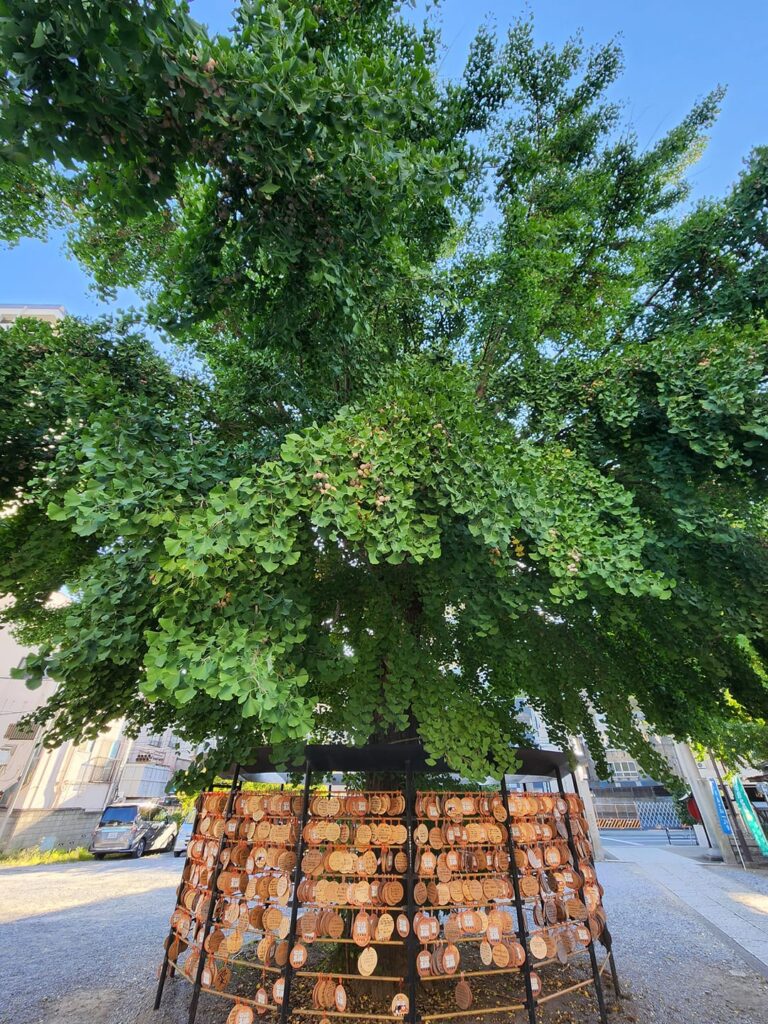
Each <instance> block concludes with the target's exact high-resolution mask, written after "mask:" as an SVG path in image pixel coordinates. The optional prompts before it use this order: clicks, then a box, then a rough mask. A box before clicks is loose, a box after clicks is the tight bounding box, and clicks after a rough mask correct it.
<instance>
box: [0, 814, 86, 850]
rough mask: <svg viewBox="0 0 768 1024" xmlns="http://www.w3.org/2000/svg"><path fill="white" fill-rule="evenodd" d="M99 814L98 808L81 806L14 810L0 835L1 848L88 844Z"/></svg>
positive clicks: (20, 848) (17, 848)
mask: <svg viewBox="0 0 768 1024" xmlns="http://www.w3.org/2000/svg"><path fill="white" fill-rule="evenodd" d="M100 817H101V811H85V810H83V809H82V808H80V807H60V808H57V809H56V810H22V811H14V812H13V814H12V815H11V823H10V825H9V826H8V828H7V830H6V832H5V835H4V837H3V849H4V850H23V849H26V848H27V847H30V846H40V845H42V846H43V847H44V848H45V849H51V848H52V847H54V846H62V847H64V848H65V849H72V848H73V847H75V846H87V845H88V843H89V842H90V839H91V834H92V832H93V830H94V828H96V825H97V824H98V822H99V818H100Z"/></svg>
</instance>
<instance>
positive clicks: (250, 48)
mask: <svg viewBox="0 0 768 1024" xmlns="http://www.w3.org/2000/svg"><path fill="white" fill-rule="evenodd" d="M0 10H2V11H3V13H5V15H6V20H5V21H3V22H0V54H1V55H2V60H3V61H4V69H5V73H4V78H3V79H2V80H1V81H2V85H1V86H0V180H3V181H8V180H19V181H24V182H27V184H28V186H29V187H30V188H35V189H38V190H39V194H40V196H41V203H43V202H44V203H45V204H50V208H51V214H50V218H49V217H48V216H46V217H39V216H37V215H36V214H33V213H30V211H29V208H28V204H26V203H24V202H21V203H19V202H18V201H17V200H16V199H12V200H10V201H7V202H5V204H4V205H3V206H2V207H0V226H1V227H2V229H3V232H4V236H5V237H6V238H7V239H8V240H9V241H11V242H13V241H15V240H16V239H17V238H18V237H20V236H22V235H24V234H30V233H35V232H40V231H43V230H44V229H45V226H46V222H47V221H48V220H49V219H54V220H59V221H62V222H66V223H67V224H68V225H69V232H70V234H69V245H70V248H71V251H72V252H73V253H74V254H75V255H76V256H77V258H78V259H79V260H80V261H81V263H82V264H83V265H84V266H85V267H87V268H88V269H89V270H90V272H91V273H92V275H93V278H94V281H95V282H96V284H97V286H98V287H99V288H100V289H102V290H103V291H104V292H105V293H109V292H110V291H111V290H112V289H114V288H116V287H118V286H125V285H128V286H132V287H134V288H136V289H138V290H139V291H140V292H141V294H142V295H143V296H144V298H145V300H146V314H145V315H146V318H147V321H148V322H149V324H150V325H151V326H152V327H153V328H154V329H156V330H162V331H164V332H166V333H167V335H168V336H169V337H170V338H172V339H173V340H174V341H175V342H176V343H178V345H179V346H181V348H182V350H186V351H187V352H188V353H191V354H192V356H193V360H192V364H191V370H189V369H188V370H187V372H180V371H179V369H178V367H176V366H174V365H171V364H169V363H168V362H166V361H165V360H164V359H162V358H161V357H160V356H159V355H157V354H156V352H155V350H154V349H153V348H152V346H151V345H150V344H149V343H148V342H147V341H145V340H144V339H143V337H142V334H141V327H140V325H139V324H138V323H136V322H132V321H128V320H125V319H124V320H120V321H117V322H114V323H109V322H107V321H99V322H95V323H84V322H82V321H79V320H76V319H68V320H66V321H64V322H63V323H62V324H61V325H60V326H59V327H57V328H56V329H52V328H51V327H49V326H46V325H43V324H40V323H36V322H31V321H26V322H20V323H19V324H17V325H16V326H15V327H13V328H12V329H11V330H10V331H8V332H7V333H6V334H5V335H4V336H3V338H2V341H3V345H2V356H1V357H0V396H1V397H0V402H2V406H0V414H1V416H2V420H1V426H0V443H1V444H2V473H1V474H0V483H1V484H2V498H3V500H4V501H5V502H6V503H7V504H6V514H5V515H4V517H3V518H2V519H0V592H9V593H11V594H13V595H14V597H15V603H14V604H13V605H12V607H10V608H8V609H7V611H6V613H5V614H6V615H7V617H8V619H9V620H10V621H12V622H13V623H15V625H16V628H17V629H18V630H19V631H20V634H21V635H22V636H23V637H25V638H26V639H28V640H30V641H33V642H35V643H36V644H37V645H39V654H37V655H35V656H33V657H31V658H30V660H29V664H28V666H27V672H28V674H29V676H30V677H31V681H32V682H33V683H34V682H35V681H36V680H39V679H40V678H41V676H42V674H43V673H46V672H47V673H50V674H51V675H52V676H53V677H54V678H56V679H59V680H61V685H60V687H59V688H58V690H57V692H56V694H55V696H54V697H53V698H52V700H51V701H50V703H49V705H48V706H47V707H46V708H45V709H44V710H43V711H42V712H40V713H39V715H38V719H39V720H41V721H44V722H45V723H46V724H47V726H48V730H49V731H48V735H49V741H50V742H56V741H57V740H60V739H62V738H66V737H75V736H81V735H92V734H95V732H97V731H98V730H99V729H100V728H101V727H102V726H103V725H104V724H105V723H106V722H107V721H109V720H110V719H114V718H116V717H118V716H121V715H126V716H127V717H128V719H129V720H130V721H131V722H133V723H134V724H135V725H137V726H138V725H140V724H144V723H154V724H155V726H156V727H157V728H158V729H161V728H163V727H165V726H167V725H169V724H172V725H173V726H174V727H175V728H176V729H177V731H179V732H180V733H181V734H183V735H184V736H185V737H187V738H189V739H190V740H192V741H195V742H200V741H203V740H209V741H210V742H211V743H212V744H214V745H215V747H216V750H217V753H216V758H215V760H217V761H218V762H219V763H221V762H225V761H227V760H229V759H230V758H240V757H247V753H248V750H249V749H250V748H251V747H252V746H253V745H255V744H258V743H261V742H268V743H271V744H273V745H275V747H276V748H277V749H278V750H286V749H287V748H288V747H290V745H291V744H295V743H297V742H301V741H303V740H304V739H305V738H307V737H309V736H313V737H315V738H319V739H348V740H351V741H353V742H363V741H365V740H366V739H368V738H370V737H376V738H379V739H381V738H385V737H389V736H394V735H402V734H404V733H406V734H412V733H413V732H414V731H416V732H418V734H420V735H421V736H422V737H423V738H424V741H425V743H426V745H427V747H428V749H429V750H430V751H431V752H432V753H433V754H434V755H435V756H438V755H446V756H447V758H448V760H449V761H450V763H451V764H452V765H453V766H454V767H456V768H457V769H459V770H461V771H463V772H465V773H466V774H467V775H468V776H470V777H475V778H482V777H483V776H484V775H485V774H486V772H487V771H488V770H489V768H493V769H498V768H499V767H506V766H508V762H509V753H508V744H509V742H510V741H512V742H519V741H522V740H523V739H524V730H523V727H522V725H521V724H520V723H519V721H518V720H517V710H518V706H519V701H520V699H521V698H523V697H526V698H527V699H528V700H529V701H530V702H532V703H533V705H534V706H535V707H536V708H537V709H538V710H539V711H540V712H541V714H542V715H543V717H544V719H545V720H546V722H547V724H548V726H549V728H550V730H551V732H552V735H553V736H554V737H555V738H556V739H559V740H563V741H565V738H566V736H567V735H568V734H569V733H583V734H584V735H585V736H586V737H587V739H593V740H595V734H594V726H593V723H592V717H591V714H592V712H593V711H597V712H599V713H602V714H604V715H605V716H606V718H607V720H608V723H609V735H610V738H611V741H612V742H613V743H614V744H615V745H616V746H619V747H623V748H625V749H627V750H629V751H630V752H631V753H633V754H634V755H635V756H636V757H638V759H639V760H640V761H641V762H643V763H644V764H645V765H646V766H648V767H649V768H650V770H651V772H652V773H655V774H659V772H660V771H661V770H662V769H661V767H660V766H659V764H658V762H657V761H656V760H655V759H654V756H653V754H652V753H651V752H650V750H649V748H648V746H647V744H646V742H645V739H644V737H643V733H642V731H641V730H639V729H638V728H637V726H636V711H637V710H640V711H641V712H642V713H643V715H644V717H645V720H646V722H647V727H648V728H650V729H651V730H654V731H659V732H664V733H672V734H674V735H675V736H676V737H679V738H692V739H693V740H695V741H696V742H699V743H703V744H705V745H707V746H709V747H713V748H715V749H717V750H721V751H723V752H726V753H728V754H729V755H730V756H731V757H733V756H734V749H735V737H738V747H737V750H738V752H739V753H742V754H748V753H749V749H750V744H752V743H753V741H754V740H755V737H756V736H758V737H759V732H760V730H761V729H762V720H763V718H764V716H765V714H766V710H768V687H767V685H766V672H765V657H766V625H767V623H768V602H766V597H767V596H768V595H767V594H766V580H768V548H767V547H766V504H765V499H766V454H765V439H766V436H768V398H767V394H768V391H767V388H766V385H767V383H768V365H767V364H768V346H767V345H766V341H767V339H768V332H767V331H766V326H765V322H764V314H765V304H766V299H768V285H767V284H766V281H768V276H767V275H766V268H767V263H768V205H767V198H768V196H767V195H766V189H767V187H768V186H766V181H768V173H767V172H768V151H766V150H757V151H756V152H755V153H754V154H753V156H752V157H751V159H750V161H749V164H748V166H747V169H746V170H745V173H744V175H743V176H742V177H741V179H740V180H739V181H738V182H737V183H736V185H735V187H734V189H733V191H732V193H731V194H730V195H728V196H726V197H725V198H724V199H723V200H720V201H712V202H708V203H705V204H702V205H700V206H699V207H696V208H695V209H693V210H690V211H689V212H688V213H687V214H686V215H685V216H680V215H679V214H678V213H677V210H678V209H679V208H680V207H679V204H680V203H681V202H682V200H684V198H685V196H686V194H687V193H686V186H685V180H684V175H685V170H686V168H687V166H688V164H689V163H690V162H691V161H692V160H693V159H695V157H696V155H697V154H698V152H699V151H700V148H701V145H702V141H703V135H704V133H705V132H706V130H707V127H708V126H709V125H710V124H711V122H712V120H713V118H714V117H715V116H716V110H717V104H718V100H719V96H718V95H717V94H714V95H712V96H710V97H708V98H707V99H705V100H704V101H703V102H702V103H701V104H700V105H698V106H697V107H696V108H695V109H694V110H693V111H692V112H691V114H690V115H689V116H688V117H687V118H686V119H685V121H684V122H683V123H682V124H681V125H679V126H678V127H677V128H676V129H674V130H673V131H672V132H670V133H669V134H668V135H666V136H665V137H664V138H662V139H661V140H660V141H659V142H658V143H657V144H656V145H655V146H653V147H651V148H650V149H646V150H641V148H640V147H639V145H638V143H637V141H636V139H635V138H634V136H633V135H632V133H631V132H630V131H629V130H627V129H626V128H624V127H623V126H622V125H621V124H620V121H619V114H618V111H617V110H616V109H615V108H614V107H613V106H612V105H610V104H609V103H607V102H606V100H605V93H606V90H607V89H608V88H609V86H611V84H612V83H613V82H614V80H615V79H616V77H617V76H618V74H619V73H620V70H621V55H620V53H619V52H618V51H617V49H616V48H615V47H614V46H606V47H603V48H601V49H598V50H595V51H589V52H588V51H585V50H584V48H583V47H582V46H581V44H580V43H579V41H578V40H574V41H572V42H570V43H568V44H567V45H566V46H565V47H564V48H563V49H562V50H561V51H556V50H554V49H553V48H551V47H548V46H544V47H537V46H536V45H535V44H534V42H533V38H532V31H531V26H530V25H528V24H527V23H521V24H517V25H515V26H514V27H513V28H512V29H511V31H510V33H509V35H508V37H507V38H506V39H505V40H504V41H502V42H501V43H499V42H498V41H497V40H496V39H495V38H494V37H493V36H492V35H490V34H489V33H486V32H483V33H481V34H480V35H479V36H478V38H477V39H476V40H475V42H474V44H473V46H472V48H471V51H470V54H469V56H468V61H467V67H466V72H465V75H464V77H463V79H462V80H461V81H460V82H455V83H452V84H449V85H447V86H441V85H440V84H439V82H438V77H437V70H436V69H437V64H438V62H439V45H438V40H437V39H436V37H435V35H434V33H433V31H432V30H431V29H430V28H428V27H427V28H425V29H423V30H416V29H414V28H413V27H411V26H410V25H409V24H408V23H407V22H406V21H403V20H401V18H400V16H399V15H398V13H397V10H396V6H395V5H393V4H392V3H390V2H385V0H379V2H368V3H361V2H353V0H327V2H324V3H320V4H318V5H315V6H313V7H312V8H311V9H310V8H301V7H300V6H299V5H296V4H293V3H290V2H288V0H276V2H272V3H268V4H261V3H258V4H257V3H251V2H243V3H242V4H241V5H240V7H239V9H238V13H237V17H236V21H235V25H234V27H233V30H232V33H231V35H230V36H228V37H226V38H221V37H215V38H212V37H208V36H207V35H206V33H205V31H204V30H203V29H202V28H201V27H200V26H198V25H196V24H195V23H194V22H193V21H191V20H190V19H189V17H188V16H187V13H186V11H185V10H184V9H183V6H182V5H180V4H177V3H174V2H172V0H163V2H160V3H151V4H150V3H148V2H147V3H144V2H140V0H132V2H121V3H116V2H113V0H91V2H89V3H88V4H72V3H62V2H61V0H44V2H39V3H36V4H34V5H30V4H28V3H24V2H21V0H3V2H2V3H0ZM63 586H64V587H66V588H68V592H69V594H70V595H71V597H72V600H71V603H70V604H69V605H68V606H67V607H65V608H55V607H51V606H50V603H49V602H48V600H47V598H48V595H49V594H50V593H51V591H52V590H54V589H56V588H59V587H63ZM592 746H593V749H594V750H595V752H597V753H599V751H600V749H601V746H600V743H599V741H598V742H594V743H593V744H592Z"/></svg>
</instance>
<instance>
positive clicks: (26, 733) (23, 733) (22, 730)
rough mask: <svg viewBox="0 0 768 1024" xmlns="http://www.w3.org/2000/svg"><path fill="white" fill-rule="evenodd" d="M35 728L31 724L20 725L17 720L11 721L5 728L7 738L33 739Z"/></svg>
mask: <svg viewBox="0 0 768 1024" xmlns="http://www.w3.org/2000/svg"><path fill="white" fill-rule="evenodd" d="M36 731H37V730H36V729H35V727H34V726H33V725H27V726H22V725H21V724H20V723H19V722H11V724H10V725H9V726H8V728H7V729H6V730H5V738H6V739H7V740H33V739H34V738H35V732H36Z"/></svg>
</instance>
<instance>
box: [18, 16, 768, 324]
mask: <svg viewBox="0 0 768 1024" xmlns="http://www.w3.org/2000/svg"><path fill="white" fill-rule="evenodd" d="M191 6H192V14H193V16H194V17H196V18H197V19H198V20H199V21H204V22H207V23H208V25H209V26H210V27H211V29H212V30H214V31H222V32H223V31H226V29H227V27H228V25H229V23H230V20H231V19H230V11H231V9H232V4H231V3H229V2H228V0H192V4H191ZM425 7H426V4H425V3H423V2H420V3H419V4H418V6H417V11H416V14H415V16H416V17H419V16H420V15H421V14H422V13H423V11H424V10H425ZM527 11H530V12H532V14H533V16H534V21H535V24H536V33H537V36H538V38H539V39H540V40H541V41H544V40H548V41H550V42H553V43H555V44H560V43H562V42H563V41H564V40H565V39H566V38H567V37H568V36H569V35H571V34H572V33H573V32H575V31H576V30H578V29H581V30H582V32H583V35H584V38H585V41H586V42H587V43H589V44H596V43H601V42H605V41H606V40H608V39H611V38H614V37H618V38H619V41H620V42H621V44H622V46H623V48H624V52H625V61H626V71H625V73H624V75H623V77H622V78H621V80H620V81H619V83H618V85H617V86H616V87H615V89H614V98H615V99H616V100H619V101H622V102H623V104H624V109H625V117H626V120H627V121H628V122H629V123H631V124H633V125H634V126H635V128H636V129H637V132H638V137H639V139H640V142H641V144H642V145H644V146H646V145H650V144H652V143H653V142H654V141H655V140H656V139H657V138H658V137H659V136H660V135H661V134H663V133H664V132H665V131H667V130H668V129H669V128H671V127H672V126H673V125H674V124H676V123H677V122H678V121H679V120H680V119H681V118H682V117H683V116H684V115H685V113H686V112H687V111H688V109H690V107H691V105H692V104H693V103H694V102H695V101H696V100H697V99H698V98H700V97H701V96H703V95H704V94H705V93H707V92H708V91H709V90H710V89H712V88H713V87H714V86H716V85H718V84H720V85H724V86H726V87H727V88H728V93H727V96H726V98H725V103H724V105H723V111H722V114H721V117H720V120H719V122H718V124H717V125H716V126H715V128H714V130H713V131H712V134H711V141H710V145H709V147H708V149H707V151H706V153H705V154H704V156H703V158H702V160H701V161H700V162H699V163H698V164H697V165H696V166H695V167H694V168H693V169H692V171H691V174H690V180H691V182H692V185H693V195H694V198H700V197H704V196H712V195H721V194H722V193H723V192H725V191H726V189H727V188H728V186H729V185H730V183H731V182H732V181H733V180H734V179H735V178H736V176H737V175H738V173H739V170H740V169H741V166H742V162H743V159H744V157H745V156H746V155H747V153H748V152H749V150H750V149H751V148H752V147H754V146H756V145H760V144H763V143H768V117H767V115H766V97H768V4H766V3H765V0H734V2H731V3H723V2H722V0H635V2H634V3H631V2H627V0H624V2H623V3H616V0H575V2H574V0H570V2H569V0H532V2H531V3H530V4H529V5H528V6H524V5H522V4H518V3H509V2H504V0H495V2H494V0H472V2H467V0H444V2H443V3H442V4H441V5H440V9H439V13H438V18H439V21H440V23H441V25H442V34H443V41H444V44H445V55H444V59H443V64H442V68H441V73H442V74H444V75H446V76H448V77H452V76H455V75H458V74H459V73H460V71H461V68H462V66H463V61H464V57H465V54H466V51H467V46H468V45H469V42H470V41H471V39H472V37H473V35H474V33H475V31H476V30H477V28H478V26H479V25H480V24H482V23H483V21H484V20H486V19H487V18H491V19H492V20H493V21H494V22H495V24H496V26H497V28H498V29H499V31H500V32H501V31H503V29H504V27H505V26H506V25H508V24H509V23H510V22H511V21H513V20H514V19H515V18H516V17H518V16H519V15H521V14H525V13H526V12H527ZM0 302H12V303H16V302H23V303H55V304H60V305H64V306H66V308H67V309H68V311H69V312H71V313H75V314H80V315H95V314H97V313H99V312H102V311H104V310H105V309H106V307H105V306H103V305H102V304H100V303H99V302H98V301H97V300H96V298H95V296H94V295H93V294H92V293H91V292H90V291H89V288H88V279H87V277H86V275H85V274H83V272H82V271H81V270H80V269H79V268H78V266H77V265H76V264H75V263H74V262H73V261H71V260H68V259H67V258H66V257H65V256H64V254H63V253H62V241H61V238H60V237H56V238H54V239H52V240H51V241H50V242H48V243H46V244H43V243H41V242H34V241H27V242H23V243H21V244H20V245H19V246H17V247H16V248H14V249H11V250H5V249H2V250H0ZM129 302H130V296H129V295H127V294H126V295H124V296H121V300H120V302H119V304H122V305H126V304H129Z"/></svg>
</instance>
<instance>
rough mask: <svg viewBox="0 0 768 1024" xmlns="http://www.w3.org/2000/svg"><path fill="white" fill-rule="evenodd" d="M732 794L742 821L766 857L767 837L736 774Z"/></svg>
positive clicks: (767, 850)
mask: <svg viewBox="0 0 768 1024" xmlns="http://www.w3.org/2000/svg"><path fill="white" fill-rule="evenodd" d="M733 796H734V799H735V800H736V805H737V806H738V808H739V812H740V813H741V816H742V818H743V819H744V823H745V825H746V826H747V828H748V829H749V831H750V832H751V833H752V835H753V836H754V837H755V842H756V843H757V845H758V846H759V847H760V852H761V853H762V854H763V856H764V857H768V839H767V838H766V835H765V832H764V831H763V826H762V825H761V824H760V821H759V819H758V817H757V815H756V814H755V809H754V807H753V806H752V804H751V803H750V802H749V797H748V796H747V791H746V790H745V789H744V783H743V782H742V781H741V779H740V778H739V777H738V775H737V776H736V778H735V779H734V780H733Z"/></svg>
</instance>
